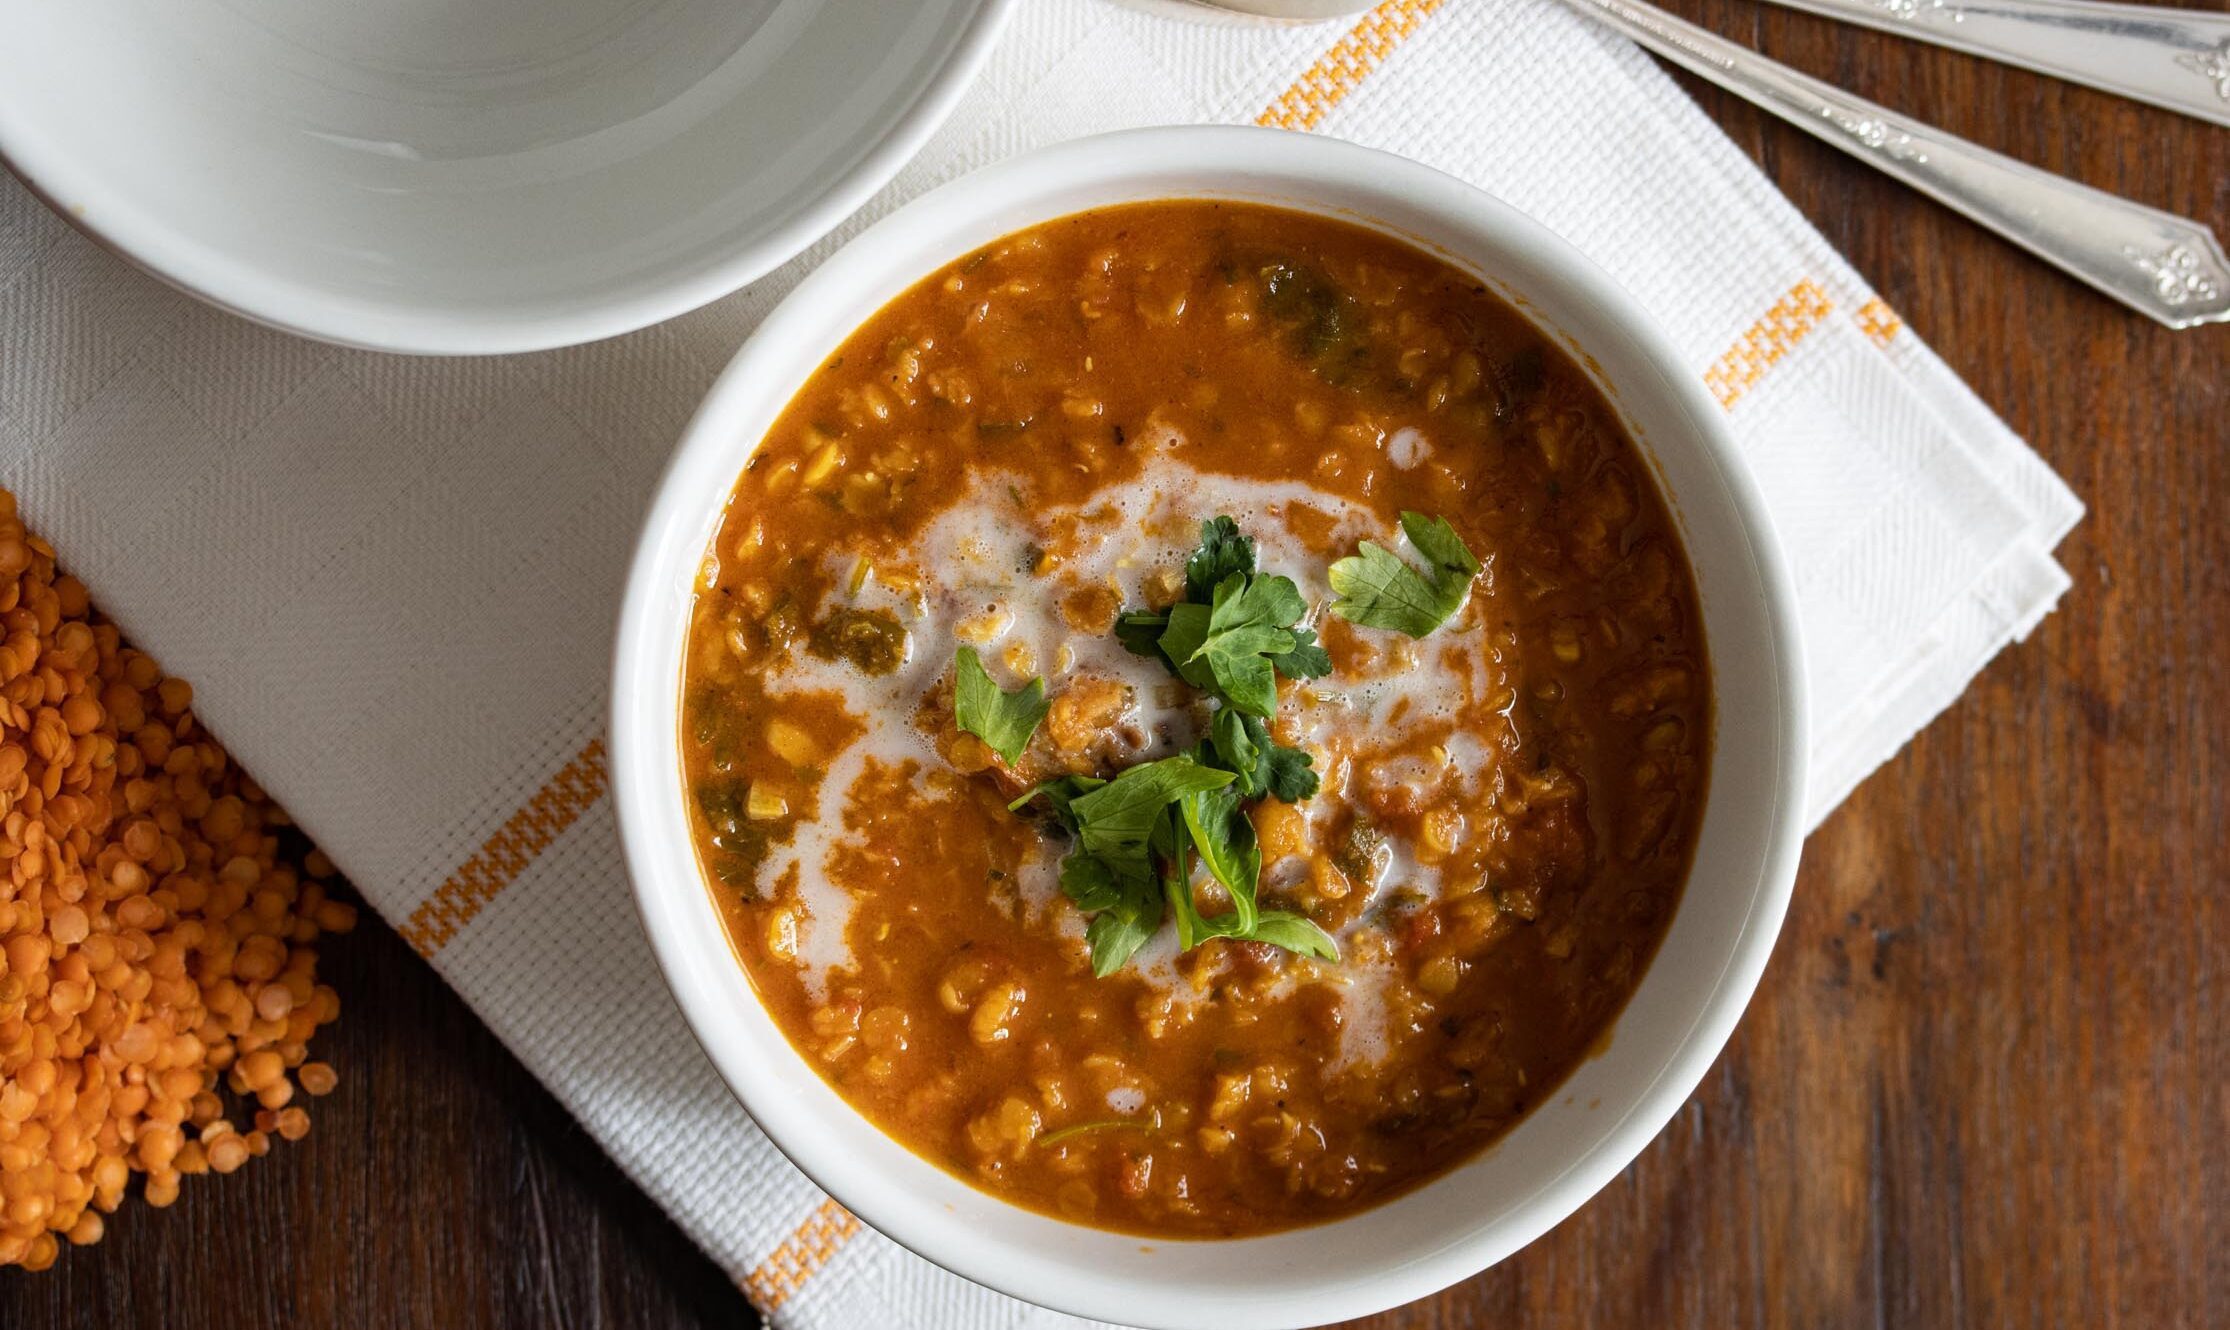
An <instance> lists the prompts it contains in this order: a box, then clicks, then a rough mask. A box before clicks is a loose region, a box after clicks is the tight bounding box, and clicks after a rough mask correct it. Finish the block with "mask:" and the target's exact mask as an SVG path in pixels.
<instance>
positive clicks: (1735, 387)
mask: <svg viewBox="0 0 2230 1330" xmlns="http://www.w3.org/2000/svg"><path fill="white" fill-rule="evenodd" d="M1834 308H1835V302H1834V301H1832V300H1830V299H1828V298H1827V292H1825V291H1823V290H1821V289H1820V286H1819V283H1817V282H1815V281H1813V280H1812V279H1811V278H1809V277H1807V278H1805V279H1804V280H1803V281H1801V282H1798V283H1797V284H1796V285H1795V286H1792V287H1790V288H1789V293H1788V294H1787V295H1785V296H1783V297H1781V298H1780V299H1779V300H1777V301H1775V302H1774V303H1773V308H1771V309H1769V310H1767V311H1766V312H1765V317H1764V318H1762V319H1759V320H1758V321H1757V322H1756V323H1753V324H1751V325H1750V328H1749V330H1748V331H1747V332H1745V333H1743V334H1742V336H1740V337H1737V338H1736V339H1735V342H1734V345H1733V346H1731V347H1728V348H1727V353H1726V354H1725V355H1723V356H1721V357H1719V359H1718V360H1717V361H1715V362H1713V364H1712V366H1711V368H1710V369H1707V370H1705V371H1704V372H1703V381H1704V383H1705V384H1706V385H1707V386H1709V387H1710V389H1711V395H1712V396H1713V397H1716V398H1718V399H1719V405H1721V406H1724V407H1732V406H1733V405H1734V404H1735V403H1736V402H1737V401H1738V400H1740V399H1741V397H1742V395H1743V394H1744V393H1746V392H1748V391H1750V389H1751V388H1752V387H1754V386H1755V385H1756V384H1757V382H1758V380H1759V379H1762V378H1764V377H1765V372H1766V371H1767V370H1769V369H1771V368H1773V366H1774V365H1775V364H1777V363H1779V361H1780V359H1781V357H1783V356H1785V355H1787V354H1788V353H1789V352H1790V351H1793V350H1795V349H1796V344H1797V343H1798V342H1801V341H1803V340H1804V339H1805V338H1806V337H1808V336H1810V335H1811V333H1812V330H1813V329H1814V328H1817V327H1819V326H1820V323H1821V321H1823V320H1824V319H1826V318H1827V316H1828V314H1829V312H1830V311H1832V310H1833V309H1834Z"/></svg>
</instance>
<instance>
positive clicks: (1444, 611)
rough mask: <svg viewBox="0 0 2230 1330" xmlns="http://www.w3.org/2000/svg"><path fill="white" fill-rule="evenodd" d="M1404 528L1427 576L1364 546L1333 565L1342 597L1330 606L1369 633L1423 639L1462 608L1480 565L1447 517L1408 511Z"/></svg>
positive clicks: (1374, 547)
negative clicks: (1376, 631)
mask: <svg viewBox="0 0 2230 1330" xmlns="http://www.w3.org/2000/svg"><path fill="white" fill-rule="evenodd" d="M1401 529H1402V534H1404V535H1406V536H1408V537H1409V543H1410V544H1411V545H1413V546H1415V547H1416V550H1417V552H1418V553H1419V554H1421V555H1423V556H1424V557H1425V561H1426V565H1427V568H1426V571H1425V572H1422V573H1420V572H1418V571H1417V570H1416V569H1415V568H1413V567H1411V566H1410V565H1409V564H1408V563H1407V562H1405V561H1404V560H1403V559H1401V558H1400V557H1399V556H1398V555H1396V554H1394V553H1393V552H1392V551H1390V550H1388V549H1386V548H1385V547H1384V546H1381V545H1375V544H1372V543H1371V542H1370V541H1367V540H1366V541H1363V542H1361V543H1360V544H1359V545H1357V546H1356V552H1355V553H1354V554H1352V555H1350V556H1348V557H1347V558H1344V559H1341V560H1340V561H1339V562H1337V563H1335V564H1333V565H1332V573H1331V577H1332V590H1334V591H1336V592H1338V593H1339V595H1340V598H1339V599H1338V600H1336V601H1334V602H1332V613H1334V614H1337V615H1339V616H1340V617H1341V618H1343V619H1348V620H1352V621H1353V622H1355V623H1359V624H1361V625H1363V626H1364V627H1365V628H1384V629H1388V630H1390V631H1393V632H1397V633H1407V634H1409V635H1410V636H1411V637H1423V636H1425V635H1426V634H1427V633H1430V632H1431V631H1432V630H1433V629H1435V628H1438V627H1439V626H1440V625H1442V624H1443V623H1446V622H1447V621H1448V619H1449V617H1450V616H1451V615H1453V614H1455V612H1456V611H1457V610H1460V609H1462V608H1463V602H1464V597H1465V596H1466V595H1468V594H1470V590H1471V579H1472V578H1473V577H1475V576H1477V575H1478V572H1479V567H1480V564H1479V560H1478V559H1477V558H1476V557H1475V556H1473V554H1472V553H1471V551H1470V550H1469V549H1466V548H1465V547H1464V543H1463V540H1462V538H1461V537H1459V536H1457V535H1456V529H1455V528H1454V527H1452V526H1450V525H1448V523H1447V521H1446V519H1444V518H1439V517H1426V516H1425V515H1424V514H1422V513H1411V512H1405V513H1403V514H1402V515H1401Z"/></svg>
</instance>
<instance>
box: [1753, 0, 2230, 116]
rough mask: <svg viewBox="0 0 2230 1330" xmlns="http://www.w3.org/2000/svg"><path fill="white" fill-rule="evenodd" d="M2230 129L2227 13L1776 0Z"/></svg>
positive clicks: (2061, 3) (2088, 2)
mask: <svg viewBox="0 0 2230 1330" xmlns="http://www.w3.org/2000/svg"><path fill="white" fill-rule="evenodd" d="M1773 3H1775V4H1778V5H1786V6H1788V7H1789V8H1791V9H1802V10H1807V11H1809V12H1811V13H1814V14H1825V15H1826V16H1827V17H1829V18H1839V19H1845V20H1848V21H1849V22H1852V23H1862V24H1865V25H1866V26H1867V27H1870V28H1880V29H1881V30H1882V31H1884V32H1894V33H1896V34H1898V35H1899V36H1902V37H1911V38H1913V39H1915V40H1917V41H1924V42H1934V43H1935V44H1936V45H1938V46H1949V47H1951V48H1952V49H1954V50H1958V51H1965V52H1966V53H1967V54H1969V55H1979V56H1981V57H1983V58H1984V59H1987V60H1998V61H2002V62H2004V63H2006V64H2009V65H2017V66H2019V67H2020V68H2022V69H2028V70H2034V71H2035V72H2037V73H2039V74H2051V75H2053V76H2055V77H2058V78H2063V79H2066V80H2068V81H2069V82H2070V83H2081V84H2085V85H2088V86H2090V87H2093V88H2102V89H2104V90H2105V91H2107V92H2112V93H2118V94H2120V95H2121V96H2124V97H2130V98H2134V99H2135V100H2137V101H2141V102H2151V103H2152V104H2153V105H2155V106H2165V107H2167V108H2168V109H2169V110H2171V111H2181V112H2183V113H2184V114H2185V115H2189V116H2197V117H2198V118H2199V119H2201V120H2211V121H2213V122H2214V123H2216V124H2218V125H2230V14H2208V13H2202V12H2200V11H2198V10H2192V9H2171V8H2167V7H2164V6H2155V5H2116V4H2105V3H2101V0H1773Z"/></svg>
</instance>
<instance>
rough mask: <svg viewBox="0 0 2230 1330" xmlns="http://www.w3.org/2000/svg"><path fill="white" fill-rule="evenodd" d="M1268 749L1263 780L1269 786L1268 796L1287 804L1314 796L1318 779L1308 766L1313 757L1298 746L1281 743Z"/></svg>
mask: <svg viewBox="0 0 2230 1330" xmlns="http://www.w3.org/2000/svg"><path fill="white" fill-rule="evenodd" d="M1269 751H1270V757H1269V765H1268V767H1267V769H1266V771H1265V773H1264V776H1263V780H1264V782H1265V783H1266V784H1267V785H1268V786H1269V787H1270V797H1271V798H1273V799H1283V800H1284V801H1285V802H1287V803H1289V804H1297V803H1299V802H1301V801H1302V800H1303V799H1310V798H1314V797H1315V796H1316V787H1317V785H1318V784H1319V781H1318V779H1317V775H1316V773H1315V772H1314V771H1312V770H1310V767H1311V765H1312V764H1313V763H1314V762H1315V759H1314V758H1312V757H1310V756H1309V755H1308V754H1307V753H1304V752H1302V751H1301V750H1300V749H1298V748H1287V747H1285V746H1283V745H1282V744H1272V745H1271V746H1270V750H1269Z"/></svg>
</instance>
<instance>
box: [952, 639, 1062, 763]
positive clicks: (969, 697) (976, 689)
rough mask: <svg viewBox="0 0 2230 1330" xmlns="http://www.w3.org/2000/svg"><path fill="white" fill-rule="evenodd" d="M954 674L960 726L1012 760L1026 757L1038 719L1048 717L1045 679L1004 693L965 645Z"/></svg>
mask: <svg viewBox="0 0 2230 1330" xmlns="http://www.w3.org/2000/svg"><path fill="white" fill-rule="evenodd" d="M953 674H954V687H953V703H952V714H953V719H955V720H957V721H959V722H960V728H961V729H963V730H966V731H967V732H968V733H970V734H972V735H974V736H976V737H977V738H978V739H981V740H983V741H984V742H985V743H987V744H989V745H990V746H991V751H992V752H995V753H997V754H998V755H999V756H1001V757H1003V758H1005V759H1006V760H1007V761H1009V762H1012V761H1014V760H1015V759H1016V758H1018V757H1020V756H1022V750H1023V749H1024V748H1027V747H1029V745H1030V736H1031V735H1033V734H1035V733H1037V728H1038V722H1039V721H1041V720H1044V719H1045V711H1046V701H1045V680H1043V679H1032V680H1030V682H1028V683H1026V684H1024V685H1023V686H1022V687H1020V688H1017V689H1016V690H1014V691H1013V692H1011V693H1009V692H1004V691H1002V690H1001V689H1000V687H999V685H997V684H995V683H993V682H991V676H990V675H989V674H986V673H985V672H984V668H983V661H982V660H980V659H978V658H977V656H976V652H975V648H973V647H962V648H960V650H959V652H958V653H956V654H955V656H954V658H953Z"/></svg>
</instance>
